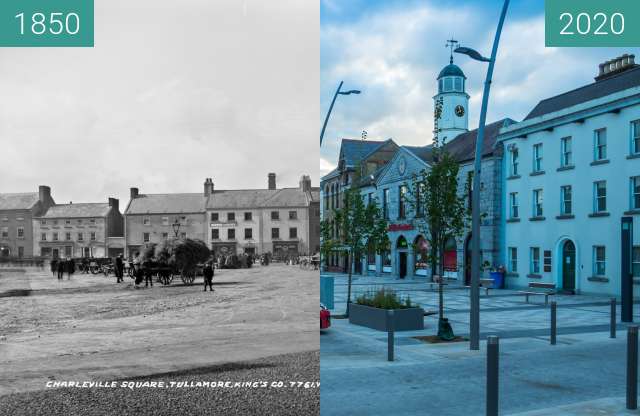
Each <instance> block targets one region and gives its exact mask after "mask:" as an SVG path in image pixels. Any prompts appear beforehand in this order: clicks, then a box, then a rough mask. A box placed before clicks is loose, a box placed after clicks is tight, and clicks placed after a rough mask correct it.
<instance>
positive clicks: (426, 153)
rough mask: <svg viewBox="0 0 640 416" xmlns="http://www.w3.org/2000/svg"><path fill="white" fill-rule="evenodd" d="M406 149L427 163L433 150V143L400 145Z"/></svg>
mask: <svg viewBox="0 0 640 416" xmlns="http://www.w3.org/2000/svg"><path fill="white" fill-rule="evenodd" d="M402 147H403V148H405V149H407V150H408V151H410V152H411V153H413V154H414V155H416V156H417V157H418V158H419V159H421V160H423V161H425V162H427V163H429V162H431V153H432V150H433V145H427V146H402Z"/></svg>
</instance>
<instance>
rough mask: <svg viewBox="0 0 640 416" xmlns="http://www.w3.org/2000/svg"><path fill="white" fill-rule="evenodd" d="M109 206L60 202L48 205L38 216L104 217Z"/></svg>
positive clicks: (106, 204) (105, 204) (104, 204)
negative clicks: (44, 211) (45, 210)
mask: <svg viewBox="0 0 640 416" xmlns="http://www.w3.org/2000/svg"><path fill="white" fill-rule="evenodd" d="M110 208H111V207H110V206H109V204H108V203H106V202H105V203H86V204H84V203H80V204H60V205H53V206H52V207H50V208H49V209H48V210H47V212H46V213H45V214H44V215H41V216H40V217H38V218H96V217H106V216H107V214H108V213H109V209H110Z"/></svg>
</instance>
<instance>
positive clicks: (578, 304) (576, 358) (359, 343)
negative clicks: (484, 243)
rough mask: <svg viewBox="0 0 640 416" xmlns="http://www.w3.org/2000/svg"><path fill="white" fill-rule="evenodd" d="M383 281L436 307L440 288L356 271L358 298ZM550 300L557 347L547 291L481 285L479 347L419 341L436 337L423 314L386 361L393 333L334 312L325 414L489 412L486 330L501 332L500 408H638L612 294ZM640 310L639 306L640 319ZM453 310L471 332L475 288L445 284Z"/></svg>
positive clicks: (325, 356) (324, 357)
mask: <svg viewBox="0 0 640 416" xmlns="http://www.w3.org/2000/svg"><path fill="white" fill-rule="evenodd" d="M334 276H335V279H336V280H335V281H336V283H335V291H336V296H335V298H336V304H335V307H334V309H333V311H332V312H333V313H334V314H342V313H344V310H345V302H346V287H347V285H346V282H347V279H346V276H344V275H334ZM382 287H385V288H393V289H394V290H395V291H397V292H398V293H399V294H401V295H402V296H406V295H409V296H410V297H411V299H412V301H413V302H417V303H418V304H420V306H421V307H423V308H424V309H425V310H427V311H437V310H438V293H437V290H435V288H433V289H432V288H431V287H430V286H428V285H426V284H425V283H424V281H420V280H417V279H416V280H411V279H407V280H398V279H394V278H386V277H361V276H358V277H357V278H356V279H355V280H354V285H353V292H354V296H353V298H355V297H356V296H357V295H358V294H359V293H363V292H367V291H371V290H376V289H379V288H382ZM551 300H555V301H556V302H557V304H558V309H557V319H558V341H557V345H555V346H552V345H550V344H549V321H550V309H549V307H548V306H546V305H545V304H544V297H543V296H535V297H532V298H531V299H530V303H526V302H525V299H524V296H522V295H521V294H519V293H518V292H517V291H511V290H495V291H490V294H489V296H486V295H485V294H484V291H481V300H480V306H481V318H480V331H481V338H482V340H483V341H482V342H481V350H480V351H470V350H469V344H468V342H459V343H448V344H428V343H424V342H422V341H419V340H417V339H415V338H414V337H416V336H424V335H435V334H436V332H437V315H432V316H426V317H425V329H424V330H423V331H412V332H397V333H396V351H395V353H396V361H394V362H388V361H387V360H386V359H387V336H386V333H384V332H379V331H374V330H370V329H368V328H364V327H360V326H355V325H350V324H349V323H348V321H347V320H345V319H334V320H333V322H332V327H331V329H329V330H328V331H325V332H324V333H323V334H322V335H321V337H320V342H321V381H322V392H321V410H322V414H323V415H360V414H367V415H389V414H394V415H413V414H423V415H451V416H454V415H482V414H484V406H485V376H486V350H485V347H486V344H485V342H484V339H486V336H487V335H498V336H499V337H500V350H501V351H500V358H501V361H500V410H501V414H505V415H515V414H519V413H523V412H532V411H537V413H531V415H558V414H567V415H573V414H580V415H590V414H594V415H595V414H607V415H615V414H640V413H638V412H627V411H625V410H624V407H625V406H624V395H625V362H626V361H625V357H626V326H625V325H623V324H618V326H617V327H618V337H617V338H616V339H610V338H609V319H610V304H609V299H608V298H603V297H595V296H569V295H558V296H555V297H551V298H550V301H551ZM639 308H640V306H639V305H635V307H634V312H635V314H634V316H636V317H640V309H639ZM617 313H618V317H619V316H620V315H619V314H620V307H619V306H618V310H617ZM445 316H446V317H448V318H449V320H450V322H451V324H452V326H453V330H454V332H455V334H456V335H461V336H463V337H468V333H469V290H468V288H464V287H459V286H458V287H456V286H455V285H449V286H447V287H446V289H445ZM636 319H638V318H636ZM587 410H588V411H587ZM525 414H527V415H529V413H525Z"/></svg>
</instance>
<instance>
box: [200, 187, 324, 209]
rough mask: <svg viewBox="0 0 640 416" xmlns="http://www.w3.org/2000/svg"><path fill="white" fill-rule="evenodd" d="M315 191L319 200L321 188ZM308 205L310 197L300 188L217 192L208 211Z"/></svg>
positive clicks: (209, 203)
mask: <svg viewBox="0 0 640 416" xmlns="http://www.w3.org/2000/svg"><path fill="white" fill-rule="evenodd" d="M315 189H317V190H316V191H315V192H316V194H318V199H319V188H315ZM312 192H313V191H312ZM308 204H309V196H308V195H307V193H306V192H303V191H302V190H301V189H300V188H283V189H238V190H228V191H227V190H216V191H214V192H213V195H211V197H210V198H209V200H208V201H207V209H233V208H251V207H256V208H258V207H300V206H306V205H308Z"/></svg>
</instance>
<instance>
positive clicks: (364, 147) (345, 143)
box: [340, 139, 388, 166]
mask: <svg viewBox="0 0 640 416" xmlns="http://www.w3.org/2000/svg"><path fill="white" fill-rule="evenodd" d="M387 142H388V140H385V141H373V140H353V139H342V145H341V148H340V155H341V157H342V159H344V161H345V164H346V165H347V166H354V165H355V164H356V163H357V162H359V161H361V160H362V159H363V158H364V157H365V156H366V155H368V154H370V153H371V152H373V151H374V150H376V149H377V148H379V147H380V146H382V145H383V144H385V143H387Z"/></svg>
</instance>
